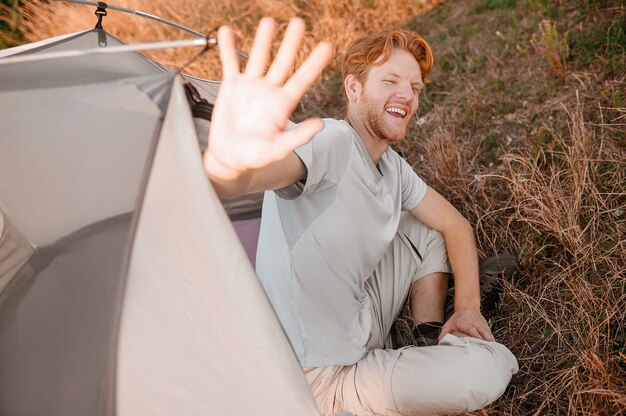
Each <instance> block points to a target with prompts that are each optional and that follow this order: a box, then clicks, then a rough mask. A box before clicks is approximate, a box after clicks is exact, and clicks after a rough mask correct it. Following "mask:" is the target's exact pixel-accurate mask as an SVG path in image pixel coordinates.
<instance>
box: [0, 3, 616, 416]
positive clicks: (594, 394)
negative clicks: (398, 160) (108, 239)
mask: <svg viewBox="0 0 626 416" xmlns="http://www.w3.org/2000/svg"><path fill="white" fill-rule="evenodd" d="M11 3H12V2H8V3H7V2H6V1H5V0H3V3H2V4H3V5H6V4H9V5H10V4H11ZM118 3H119V4H122V5H126V6H128V7H137V8H139V9H142V10H144V11H147V12H152V13H155V14H159V15H161V16H163V17H166V18H170V19H173V20H176V21H179V22H182V23H184V24H186V25H189V26H191V27H193V28H196V29H199V30H204V31H209V30H210V28H212V27H214V26H216V25H217V24H219V23H221V22H225V21H228V22H231V23H232V24H233V25H235V26H236V28H237V36H238V37H239V40H240V45H242V49H243V50H244V51H245V50H247V47H248V45H249V44H250V41H251V32H252V29H253V27H254V26H255V23H256V21H258V18H259V16H261V15H265V14H269V15H272V16H274V17H275V18H277V19H278V20H279V22H280V23H281V28H284V26H285V22H286V21H287V19H288V17H290V16H292V15H294V14H298V15H301V16H304V17H305V18H306V20H307V22H308V25H309V28H310V34H309V35H308V38H307V41H306V45H305V49H304V50H303V55H304V51H306V49H307V48H309V47H310V46H311V45H313V44H314V43H315V41H316V40H317V39H332V40H334V41H335V43H336V51H337V53H338V54H341V52H342V51H343V48H344V47H345V46H346V43H347V42H348V41H349V40H350V39H352V38H354V37H355V36H357V35H358V33H359V30H360V28H361V27H367V28H368V29H377V28H381V27H385V26H390V25H404V26H406V27H409V28H412V29H415V30H416V31H418V32H420V33H421V34H423V35H424V36H425V37H426V39H428V40H429V41H430V42H431V44H432V46H433V49H434V51H435V57H436V61H437V62H436V69H435V71H434V72H433V74H432V82H431V83H430V84H428V85H427V87H426V89H425V91H424V94H423V97H421V109H420V111H419V112H418V117H417V122H416V123H415V125H413V126H412V127H411V130H410V133H409V136H408V137H407V140H406V141H405V142H404V143H403V144H402V146H401V148H400V149H399V150H401V151H402V152H403V153H404V155H405V156H406V158H407V160H409V161H410V162H411V163H412V164H413V166H414V167H415V169H416V170H417V171H418V172H419V173H420V175H422V176H423V177H424V178H425V179H426V180H427V182H428V183H429V184H430V185H431V186H433V187H434V188H436V189H437V190H438V191H439V192H441V193H442V194H443V195H445V196H446V197H447V198H448V199H449V200H450V201H451V202H452V203H453V204H454V205H455V206H456V207H457V208H458V209H459V210H461V211H462V212H463V213H464V214H465V215H466V216H467V217H468V218H469V219H470V221H471V222H472V223H473V224H474V225H475V227H476V233H477V239H478V244H479V250H480V252H481V254H482V255H485V256H486V255H490V254H492V253H494V252H502V251H509V252H513V253H517V254H519V255H520V257H521V272H520V273H519V274H518V275H516V276H508V277H507V279H506V280H505V282H504V294H503V297H502V300H501V303H500V308H499V309H500V310H499V312H500V313H499V318H497V319H496V321H495V323H494V332H495V335H496V338H497V339H498V340H500V341H501V342H503V343H504V344H506V345H507V346H509V347H510V348H511V350H512V351H513V352H514V353H515V354H516V356H517V357H518V359H519V363H520V373H519V376H518V378H517V381H516V382H515V383H514V384H513V385H512V386H511V387H510V388H509V389H508V390H507V391H506V392H505V394H504V396H503V397H502V398H501V399H500V400H499V401H498V402H497V403H495V404H494V405H492V406H491V407H490V408H488V409H487V410H485V411H484V412H477V413H476V414H487V413H488V414H499V415H559V414H577V415H620V414H626V347H625V332H624V331H625V330H624V328H625V319H624V318H625V314H626V288H625V282H626V276H625V273H624V268H625V266H626V247H625V246H626V186H625V184H626V178H625V176H626V134H625V132H626V128H625V127H626V88H625V86H626V75H625V73H626V55H625V48H626V6H625V4H624V1H623V0H607V1H604V0H598V1H591V0H558V1H548V0H517V1H516V0H458V1H448V2H442V1H423V2H420V1H403V0H399V1H396V2H394V8H391V7H390V6H389V4H390V3H388V2H381V1H374V0H369V1H357V0H353V1H330V0H316V1H310V2H304V1H296V0H292V1H285V2H280V3H274V2H271V1H251V0H250V1H245V0H244V1H241V2H237V4H235V2H228V1H223V2H219V3H216V4H210V2H203V1H200V0H193V1H191V0H188V1H187V2H182V1H170V2H167V3H165V2H163V3H162V2H149V1H147V0H137V1H120V2H118ZM190 3H193V7H189V6H188V5H189V4H190ZM13 4H16V3H15V2H13ZM29 4H30V5H31V6H30V7H31V8H30V9H28V10H26V14H25V16H26V20H25V21H23V22H22V24H21V26H19V25H18V26H19V27H21V29H22V33H23V34H24V36H26V38H27V39H29V40H34V39H37V38H43V37H47V36H51V35H53V34H60V33H66V32H68V31H70V30H80V29H84V28H88V27H92V26H93V24H94V23H95V19H94V17H93V16H92V14H91V12H89V13H85V11H84V9H81V8H78V9H77V8H72V7H70V8H68V7H65V8H62V9H59V8H56V7H55V8H52V6H51V5H50V4H49V3H47V2H43V1H36V0H33V1H32V2H29ZM185 4H187V6H186V7H184V5H185ZM277 4H280V5H277ZM35 6H36V7H38V8H39V9H36V8H34V7H35ZM3 7H4V6H3ZM41 10H46V11H47V15H46V16H47V17H46V18H41V16H42V14H41ZM398 11H399V12H398ZM113 14H114V13H111V17H112V16H113ZM3 16H4V15H3ZM408 16H416V17H414V18H410V20H408V18H407V17H408ZM35 17H38V19H35ZM22 20H24V19H22ZM5 21H6V19H4V18H3V20H2V21H0V23H1V22H5ZM59 22H64V23H63V24H59ZM131 23H132V24H131ZM14 27H16V26H15V25H13V26H11V28H14ZM105 27H106V28H108V29H109V30H111V31H112V32H113V33H114V34H116V35H117V36H119V37H121V38H122V39H124V40H126V41H128V42H133V41H139V40H156V39H166V38H171V37H172V36H178V34H179V33H178V32H175V31H173V30H172V31H170V30H169V29H166V28H163V27H162V26H158V25H156V24H148V23H146V22H143V21H140V20H137V18H136V17H126V16H120V18H119V19H117V20H115V21H114V20H113V19H108V20H105ZM141 27H143V28H144V29H139V28H141ZM146 27H149V28H150V29H145V28H146ZM35 29H36V30H35ZM0 30H3V31H4V29H3V27H0ZM3 33H6V31H4V32H3ZM11 33H12V35H11V36H13V37H12V38H11V37H9V38H8V39H9V40H11V41H12V42H14V43H16V42H19V41H20V36H22V35H21V34H20V33H18V32H16V31H15V30H14V29H11ZM4 39H5V40H6V39H7V36H4ZM192 54H193V51H170V52H159V53H157V54H155V55H154V57H155V58H157V59H159V60H160V61H162V62H165V63H168V64H170V65H177V64H180V63H182V62H184V61H185V60H186V59H187V58H188V57H189V56H191V55H192ZM189 70H190V72H192V73H193V74H196V75H201V76H208V77H218V76H219V67H218V65H217V63H216V56H215V55H210V54H209V55H207V56H205V57H203V58H201V59H200V60H199V61H197V62H196V63H194V65H193V66H192V67H190V69H189ZM340 82H341V80H340V75H339V69H338V67H337V66H336V62H335V66H334V67H331V68H329V69H328V70H327V71H326V72H325V74H324V76H323V80H322V82H321V83H320V84H319V85H318V86H317V87H316V88H315V89H314V90H313V91H311V93H310V94H309V95H310V97H311V98H312V99H313V100H314V101H315V102H317V103H318V104H319V105H321V106H322V107H323V108H324V110H325V111H326V112H327V113H329V114H331V115H332V116H335V117H342V116H343V111H344V107H343V102H342V100H341V94H340V92H339V86H340ZM312 114H314V111H313V110H312V109H311V108H309V107H307V106H303V107H302V108H300V109H299V110H298V112H297V114H296V116H295V117H296V118H302V117H306V116H308V115H312Z"/></svg>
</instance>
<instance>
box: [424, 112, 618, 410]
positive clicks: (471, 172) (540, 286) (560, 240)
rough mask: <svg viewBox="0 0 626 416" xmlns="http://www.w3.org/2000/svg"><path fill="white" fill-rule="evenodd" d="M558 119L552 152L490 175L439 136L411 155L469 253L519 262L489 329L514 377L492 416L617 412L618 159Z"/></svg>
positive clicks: (593, 137)
mask: <svg viewBox="0 0 626 416" xmlns="http://www.w3.org/2000/svg"><path fill="white" fill-rule="evenodd" d="M567 113H568V117H569V121H568V123H567V128H566V129H564V130H562V131H557V130H555V129H552V128H547V127H546V129H547V131H548V133H549V134H550V135H551V136H552V140H554V142H555V143H556V145H551V146H549V147H548V149H549V150H543V149H542V150H541V151H540V152H539V153H537V152H536V150H535V149H534V146H532V145H531V144H530V143H529V145H528V146H527V148H526V149H525V150H524V151H522V152H519V153H509V154H505V155H504V156H503V157H502V162H503V163H502V166H501V168H500V169H499V171H498V172H494V170H492V172H490V173H483V172H480V168H478V167H477V166H476V165H475V164H473V163H472V159H473V155H472V149H471V146H465V145H463V144H459V143H458V141H457V140H455V134H454V132H453V130H451V129H450V127H447V128H440V129H439V130H437V132H436V133H435V134H434V135H433V140H432V141H429V142H428V143H426V144H425V145H424V147H423V148H422V149H421V154H422V155H423V159H424V162H423V163H421V164H420V168H421V170H422V171H423V172H424V176H426V177H427V178H428V181H429V183H430V184H431V185H432V186H434V187H435V188H437V189H441V190H443V193H444V194H445V195H446V197H448V199H450V200H451V201H452V202H453V203H454V204H455V205H456V206H457V207H459V208H460V209H461V210H462V211H464V212H465V213H466V215H468V216H470V217H473V218H472V220H473V222H474V223H475V224H477V233H478V240H479V244H480V249H481V251H482V252H483V253H484V254H490V253H493V252H498V251H510V252H515V253H518V254H519V255H520V258H521V263H522V264H521V266H522V267H521V273H519V274H518V275H516V276H515V277H514V278H513V280H511V279H506V280H505V282H504V293H503V300H502V302H501V306H500V318H499V319H498V320H497V321H496V322H495V334H496V337H497V338H498V339H499V340H501V341H502V342H504V343H505V344H506V345H507V346H509V347H510V348H511V349H512V350H513V351H514V352H515V353H516V355H517V357H518V359H519V361H520V364H521V372H520V375H519V379H518V381H517V383H516V384H514V385H513V386H511V388H510V390H509V392H508V395H507V396H506V397H507V399H505V400H501V401H500V402H499V403H498V404H497V405H496V407H495V408H494V409H492V412H493V413H495V414H533V415H544V414H545V415H552V414H568V415H570V414H571V415H621V414H626V365H625V364H626V351H625V346H624V341H625V340H626V332H625V328H624V323H625V322H626V273H625V271H624V266H625V265H626V212H624V208H625V207H626V190H625V186H624V184H625V183H626V149H624V148H620V147H616V146H615V143H614V142H613V141H611V140H606V135H605V132H604V130H603V128H599V127H598V126H594V125H593V123H591V122H590V121H589V120H586V119H585V117H584V113H583V109H582V107H581V106H580V105H576V106H574V107H573V108H569V109H567ZM490 413H491V412H490Z"/></svg>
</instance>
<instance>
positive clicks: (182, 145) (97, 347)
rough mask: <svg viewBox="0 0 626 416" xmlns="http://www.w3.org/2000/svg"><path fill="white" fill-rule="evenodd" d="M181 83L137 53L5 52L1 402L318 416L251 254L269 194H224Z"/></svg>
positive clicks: (93, 40)
mask: <svg viewBox="0 0 626 416" xmlns="http://www.w3.org/2000/svg"><path fill="white" fill-rule="evenodd" d="M99 36H106V40H107V44H108V45H109V47H110V46H112V45H119V44H120V43H121V42H119V40H117V39H115V38H113V37H112V36H110V35H108V34H106V35H105V32H104V31H102V30H100V29H94V30H89V31H85V32H80V33H75V34H71V35H67V36H61V37H57V38H53V39H49V40H46V41H42V42H38V43H33V44H29V45H25V46H22V47H18V48H13V49H9V50H6V51H1V52H0V60H1V59H2V57H5V56H8V55H13V56H16V54H41V53H48V52H50V51H61V50H83V49H86V48H95V47H98V44H99V39H98V37H99ZM101 40H102V39H100V41H101ZM100 43H101V42H100ZM191 81H192V82H193V83H194V84H195V85H196V87H197V88H198V90H199V91H200V92H201V93H202V94H203V95H205V97H206V98H207V99H209V101H212V100H213V98H214V94H215V91H216V89H217V84H216V83H214V82H210V81H205V80H199V79H192V80H191ZM183 82H185V80H184V79H183V78H181V76H179V75H176V74H175V73H174V72H172V71H170V70H168V69H166V68H164V67H163V66H161V65H159V64H156V63H155V62H153V61H151V60H149V59H147V58H146V57H145V56H143V55H141V54H139V53H137V52H124V53H115V54H101V55H86V56H79V57H72V58H63V59H52V60H41V61H34V62H29V63H21V64H20V63H16V64H5V65H0V415H10V416H11V415H64V416H67V415H113V414H117V415H133V416H136V415H175V414H176V415H230V414H233V415H279V414H292V415H305V414H318V410H317V407H316V405H315V401H314V399H313V397H312V395H311V392H310V388H309V386H308V384H307V383H306V380H305V379H304V376H303V374H302V370H301V368H300V366H299V364H298V362H297V360H296V358H295V356H294V354H293V352H292V350H291V348H290V346H289V343H288V340H287V339H286V337H285V335H284V333H283V331H282V329H281V327H280V325H279V323H278V321H277V319H276V317H275V315H274V313H273V311H272V308H271V305H270V304H269V302H268V301H267V299H266V297H265V294H264V292H263V289H262V287H261V286H260V285H259V283H258V281H257V278H256V276H255V274H254V270H253V267H252V266H251V263H250V261H249V259H248V258H249V257H250V258H253V257H254V244H255V238H256V230H255V227H258V215H259V211H258V208H259V205H258V203H259V200H258V198H257V199H255V198H252V199H251V200H243V201H226V203H225V204H222V202H221V201H220V200H219V199H218V197H217V196H216V194H215V192H214V191H213V189H212V188H211V186H210V184H209V182H208V180H207V178H206V176H205V174H204V170H203V166H202V160H201V151H200V145H199V143H198V140H197V133H196V130H195V127H194V122H193V118H192V115H191V112H190V107H189V104H188V101H187V98H186V96H185V92H184V88H183ZM242 116H245V115H242ZM224 205H225V206H226V208H227V210H228V213H227V211H226V210H225V209H224V207H223V206H224ZM229 214H230V217H229ZM237 231H239V237H240V238H239V239H238V234H237ZM240 239H243V240H244V241H246V242H247V244H248V253H246V250H244V247H243V246H242V244H241V242H240Z"/></svg>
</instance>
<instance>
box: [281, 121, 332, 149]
mask: <svg viewBox="0 0 626 416" xmlns="http://www.w3.org/2000/svg"><path fill="white" fill-rule="evenodd" d="M323 128H324V122H323V121H322V120H320V119H319V118H315V119H309V120H306V121H304V122H303V123H300V124H299V125H298V126H297V127H295V128H293V129H290V130H286V131H284V132H282V133H281V134H280V135H278V137H277V138H276V141H275V142H274V145H275V146H276V147H277V149H276V152H277V153H280V154H285V155H287V154H289V153H290V152H291V151H293V150H294V149H295V148H296V147H298V146H301V145H303V144H305V143H306V142H308V141H309V140H311V138H312V137H313V136H315V135H316V134H317V133H319V131H320V130H322V129H323Z"/></svg>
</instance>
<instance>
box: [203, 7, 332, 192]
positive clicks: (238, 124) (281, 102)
mask: <svg viewBox="0 0 626 416" xmlns="http://www.w3.org/2000/svg"><path fill="white" fill-rule="evenodd" d="M274 30H275V23H274V21H273V20H272V19H270V18H263V19H262V20H261V22H260V23H259V27H258V29H257V33H256V36H255V39H254V43H253V45H252V50H251V53H250V59H249V61H248V64H247V66H246V69H245V71H244V72H240V70H239V61H238V58H237V54H236V51H235V43H234V39H233V34H232V31H231V30H230V28H229V27H227V26H222V27H221V28H220V30H219V32H218V35H217V37H218V44H219V51H220V59H221V61H222V71H223V80H222V85H221V87H220V90H219V93H218V97H217V100H216V103H215V109H214V111H213V117H212V120H211V128H210V130H209V144H208V148H207V150H206V152H205V154H204V166H205V169H206V171H207V174H208V175H209V178H211V179H212V180H213V179H219V180H226V181H228V180H236V179H238V178H240V177H241V176H243V175H245V174H246V173H248V172H250V171H253V170H254V169H258V168H261V167H264V166H267V165H268V164H270V163H271V162H274V161H277V160H281V159H284V158H285V157H286V156H287V155H289V154H290V153H291V152H292V150H293V149H295V148H296V147H298V146H300V145H302V144H304V143H306V142H307V141H308V140H310V139H311V137H313V135H314V134H315V133H317V132H318V131H319V130H320V129H321V128H322V127H323V123H322V122H321V120H319V119H312V120H307V121H305V122H304V123H302V124H300V125H299V126H298V127H297V128H294V129H291V130H288V131H286V130H285V127H286V125H287V122H288V119H289V116H290V114H291V112H292V111H293V109H294V108H295V107H296V105H297V104H298V102H299V100H300V98H301V97H302V96H303V95H304V93H305V92H306V90H307V89H308V88H309V87H310V86H311V84H313V82H314V81H315V79H316V78H317V77H318V76H319V74H320V73H321V72H322V69H323V68H324V67H325V66H326V64H327V63H328V61H329V59H330V57H331V55H332V48H331V45H330V44H329V43H327V42H322V43H320V44H319V45H317V47H316V48H315V49H314V50H313V51H312V52H311V54H310V55H309V56H308V58H307V59H306V61H305V62H304V63H303V64H302V65H301V66H300V67H299V68H298V69H297V70H296V71H295V73H294V74H293V76H291V77H290V78H289V79H287V76H288V74H289V71H290V70H291V68H292V65H293V62H294V60H295V56H296V53H297V51H298V48H299V47H300V43H301V40H302V37H303V35H304V30H305V25H304V21H303V20H302V19H292V20H291V22H290V23H289V26H288V27H287V30H286V33H285V37H284V40H283V42H282V44H281V46H280V48H279V50H278V53H277V55H276V59H275V60H274V62H273V63H272V64H271V66H270V68H269V71H268V72H267V74H266V73H265V69H266V65H267V61H268V59H269V56H270V49H271V44H272V38H273V35H274Z"/></svg>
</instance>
